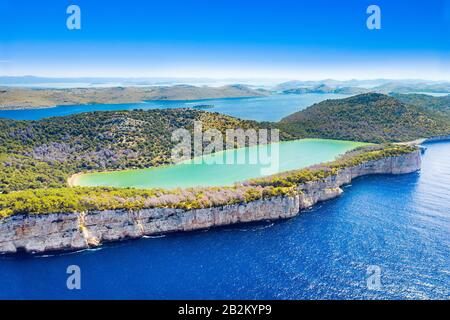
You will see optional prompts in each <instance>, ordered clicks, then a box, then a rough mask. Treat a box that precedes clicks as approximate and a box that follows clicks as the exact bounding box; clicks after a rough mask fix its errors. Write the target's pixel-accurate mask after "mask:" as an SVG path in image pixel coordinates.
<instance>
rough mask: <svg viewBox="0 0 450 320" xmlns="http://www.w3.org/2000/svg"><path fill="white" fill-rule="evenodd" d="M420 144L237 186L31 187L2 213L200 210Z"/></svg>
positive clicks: (1, 205) (354, 154)
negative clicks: (148, 209) (169, 188)
mask: <svg viewBox="0 0 450 320" xmlns="http://www.w3.org/2000/svg"><path fill="white" fill-rule="evenodd" d="M414 150H415V147H408V146H400V145H387V146H368V147H361V148H359V149H357V150H354V151H351V152H350V153H347V154H346V155H344V156H343V157H341V158H340V159H338V160H336V161H333V162H330V163H326V164H323V165H318V166H314V167H311V168H308V169H301V170H294V171H290V172H286V173H281V174H277V175H274V176H270V177H266V178H261V179H254V180H250V181H248V182H245V183H243V184H237V185H235V186H233V187H210V188H191V189H184V190H182V189H178V190H163V189H153V190H138V189H114V188H51V189H29V190H24V191H17V192H12V193H9V194H0V217H8V216H10V215H14V214H48V213H70V212H87V211H95V210H107V209H108V210H113V209H125V210H139V209H143V208H158V207H161V208H179V209H198V208H208V207H213V206H222V205H230V204H238V203H245V202H250V201H255V200H258V199H265V198H271V197H274V196H279V195H293V194H295V192H297V191H296V190H295V187H296V186H297V185H298V184H301V183H305V182H307V181H313V180H318V179H322V178H325V177H327V176H329V175H331V174H334V173H336V172H337V171H338V170H339V169H341V168H343V167H347V166H353V165H357V164H360V163H362V162H365V161H369V160H377V159H381V158H385V157H391V156H398V155H401V154H404V153H409V152H412V151H414Z"/></svg>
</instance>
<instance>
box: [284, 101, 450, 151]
mask: <svg viewBox="0 0 450 320" xmlns="http://www.w3.org/2000/svg"><path fill="white" fill-rule="evenodd" d="M278 126H279V127H280V128H281V129H283V130H285V131H287V132H289V133H290V134H293V135H294V136H296V137H315V138H330V139H343V140H356V141H366V142H376V143H381V142H399V141H408V140H414V139H418V138H425V137H432V136H440V135H448V134H450V121H449V119H448V118H446V117H442V115H441V114H440V113H439V112H436V111H434V110H430V109H426V108H423V107H419V106H414V105H410V104H406V103H403V102H401V101H399V100H397V99H395V98H393V97H389V96H386V95H383V94H378V93H367V94H361V95H357V96H353V97H350V98H346V99H338V100H326V101H323V102H320V103H317V104H315V105H313V106H311V107H309V108H307V109H305V110H303V111H300V112H297V113H294V114H292V115H290V116H288V117H286V118H284V119H282V120H281V121H280V123H279V124H278Z"/></svg>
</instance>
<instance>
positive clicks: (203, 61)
mask: <svg viewBox="0 0 450 320" xmlns="http://www.w3.org/2000/svg"><path fill="white" fill-rule="evenodd" d="M71 4H77V5H78V6H79V7H80V8H81V30H68V29H67V27H66V19H67V17H68V15H67V14H66V9H67V7H68V6H69V5H71ZM127 4H129V5H128V6H126V7H124V6H121V5H118V4H117V3H111V2H109V1H106V0H98V1H95V2H94V1H87V0H77V1H75V2H73V1H66V0H64V1H52V0H48V1H45V2H39V3H29V2H26V1H24V0H15V1H12V0H4V1H2V2H1V3H0V27H1V28H2V30H5V32H2V33H1V34H0V76H24V75H36V76H39V77H64V78H72V77H84V78H85V77H95V78H102V77H107V78H111V77H114V78H157V77H163V78H208V79H230V78H232V79H277V80H294V79H295V80H297V79H299V80H324V79H336V80H349V79H360V80H363V79H364V80H366V79H424V80H434V81H450V1H449V0H430V1H428V2H427V5H426V6H421V5H414V4H413V3H411V2H410V1H406V0H401V1H395V2H392V1H387V0H379V1H376V4H377V5H378V6H380V8H381V24H382V28H381V30H369V29H368V28H367V27H366V19H367V17H368V15H367V14H366V9H367V7H368V6H369V5H371V4H373V3H372V1H366V0H351V1H346V2H343V3H338V2H335V3H330V2H329V1H326V0H318V1H305V2H303V3H300V2H299V1H294V0H280V1H278V2H277V4H275V3H273V2H270V3H269V2H265V1H256V0H254V1H248V2H245V3H242V2H240V1H238V0H228V1H224V0H219V1H215V2H214V3H210V2H206V1H201V0H196V1H189V2H186V1H181V0H169V1H166V2H164V3H157V2H145V3H143V2H142V1H138V0H129V1H128V2H127ZM286 8H289V10H286ZM211 12H214V13H215V14H211Z"/></svg>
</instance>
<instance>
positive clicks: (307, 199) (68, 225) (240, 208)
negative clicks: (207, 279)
mask: <svg viewBox="0 0 450 320" xmlns="http://www.w3.org/2000/svg"><path fill="white" fill-rule="evenodd" d="M420 166H421V156H420V151H419V150H416V151H414V152H410V153H405V154H402V155H398V156H391V157H385V158H380V159H377V160H371V161H366V162H363V163H361V164H358V165H356V166H351V167H346V168H343V169H340V170H339V171H338V172H337V173H334V174H332V175H330V176H328V177H326V178H323V179H319V180H312V181H308V182H305V183H302V184H299V185H297V186H296V191H297V192H296V193H295V194H293V195H281V196H274V197H270V198H267V199H259V200H255V201H249V202H243V203H240V204H232V205H224V206H213V207H209V208H201V209H186V210H185V209H175V208H148V209H140V210H127V209H117V210H103V211H91V212H77V213H54V214H32V215H13V216H10V217H7V218H4V219H3V220H1V222H0V253H2V254H11V253H16V252H18V251H20V252H21V251H24V252H28V253H42V252H47V251H67V250H69V251H73V250H79V249H86V248H92V247H96V246H99V245H101V244H102V243H106V242H114V241H120V240H125V239H136V238H142V237H144V236H152V235H161V234H166V233H172V232H185V231H192V230H201V229H208V228H212V227H218V226H225V225H231V224H237V223H245V222H256V221H263V220H278V219H286V218H291V217H295V216H297V215H298V214H300V213H301V212H302V211H303V210H304V209H306V208H309V207H311V206H313V205H315V204H316V203H318V202H320V201H326V200H330V199H333V198H335V197H338V196H339V195H341V194H342V193H343V190H342V189H341V186H343V185H346V184H349V183H350V182H351V181H352V179H354V178H357V177H360V176H365V175H372V174H405V173H411V172H415V171H418V170H420Z"/></svg>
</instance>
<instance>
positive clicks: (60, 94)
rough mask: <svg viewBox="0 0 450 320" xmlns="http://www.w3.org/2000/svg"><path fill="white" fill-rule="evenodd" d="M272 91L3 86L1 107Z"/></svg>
mask: <svg viewBox="0 0 450 320" xmlns="http://www.w3.org/2000/svg"><path fill="white" fill-rule="evenodd" d="M268 94H269V92H267V91H265V90H262V89H258V90H255V89H250V88H248V87H246V86H244V85H239V84H236V85H227V86H221V87H206V86H201V87H200V86H192V85H175V86H152V87H112V88H73V89H31V88H14V87H0V110H7V109H8V110H11V109H32V108H49V107H54V106H66V105H86V104H120V103H139V102H142V101H146V100H201V99H217V98H243V97H260V96H264V95H268Z"/></svg>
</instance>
